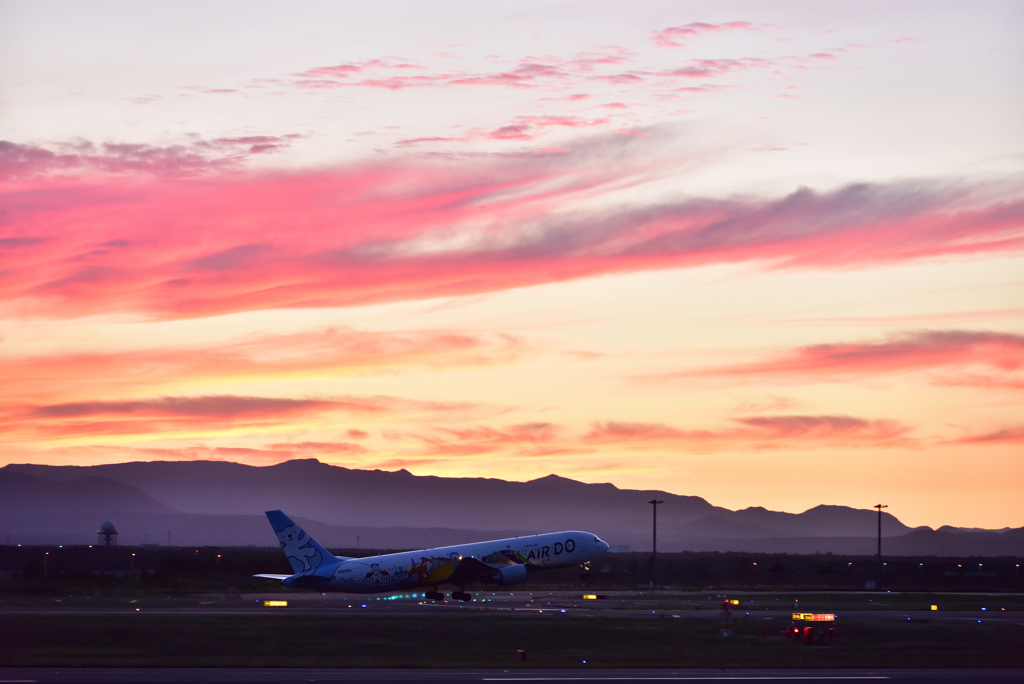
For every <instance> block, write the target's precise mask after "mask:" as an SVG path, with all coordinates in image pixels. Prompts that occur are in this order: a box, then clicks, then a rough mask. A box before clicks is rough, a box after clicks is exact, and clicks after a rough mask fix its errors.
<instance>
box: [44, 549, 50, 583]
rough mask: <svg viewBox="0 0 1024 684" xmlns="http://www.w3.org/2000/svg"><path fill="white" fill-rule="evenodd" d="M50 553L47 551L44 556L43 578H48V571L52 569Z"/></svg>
mask: <svg viewBox="0 0 1024 684" xmlns="http://www.w3.org/2000/svg"><path fill="white" fill-rule="evenodd" d="M49 566H50V552H49V551H47V552H46V553H45V554H43V577H46V575H47V571H48V570H49V569H50V567H49Z"/></svg>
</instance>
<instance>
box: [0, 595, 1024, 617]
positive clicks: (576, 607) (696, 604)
mask: <svg viewBox="0 0 1024 684" xmlns="http://www.w3.org/2000/svg"><path fill="white" fill-rule="evenodd" d="M473 596H474V600H473V601H470V602H467V603H462V602H459V601H454V600H451V599H448V600H446V601H427V600H424V599H423V598H422V597H421V596H415V595H413V594H404V595H398V596H395V597H388V596H358V595H356V596H351V595H341V594H320V593H317V592H294V593H287V594H246V595H242V596H235V597H222V596H209V597H190V598H170V597H168V598H153V597H150V598H140V599H103V598H90V597H85V596H68V597H66V598H61V599H53V598H45V599H44V598H3V599H0V614H3V615H19V614H20V615H118V614H124V615H127V614H136V613H146V614H149V615H244V616H265V615H295V614H301V615H321V616H322V615H330V616H334V615H341V614H344V615H352V616H403V617H425V616H441V617H444V616H484V615H488V616H495V615H507V616H509V617H510V618H511V617H517V618H535V619H539V618H547V619H562V618H565V617H567V616H568V617H599V616H600V617H620V618H625V617H634V618H642V617H656V618H674V619H685V620H694V619H715V620H717V619H718V618H719V614H720V613H719V610H720V608H721V600H722V599H721V597H719V596H717V595H714V594H712V595H701V597H700V598H693V597H691V598H680V596H679V595H678V594H674V595H673V594H670V593H668V592H651V593H646V594H638V593H637V592H608V593H607V594H600V596H601V597H602V598H601V599H584V598H582V597H583V594H582V593H580V592H569V591H553V592H547V591H537V592H531V591H503V592H502V591H493V592H492V591H480V592H473ZM740 596H742V595H740ZM267 600H273V601H285V602H287V605H286V606H268V605H265V601H267ZM738 600H740V605H738V606H731V607H730V609H731V612H732V615H733V617H734V618H735V619H736V620H758V619H762V618H783V619H785V618H789V617H790V616H791V615H792V613H793V612H799V611H804V610H805V608H797V607H796V606H794V605H793V604H792V603H791V602H790V601H786V602H785V603H784V604H783V602H782V601H780V600H776V599H766V598H764V597H763V596H759V597H758V598H756V599H750V598H741V599H738ZM806 603H807V601H806V600H805V604H806ZM893 603H896V601H893ZM1017 603H1018V604H1019V601H1017ZM825 605H828V604H827V603H826V604H825ZM907 605H911V604H903V607H904V608H905V607H906V606H907ZM1013 605H1014V604H1011V610H1006V609H1005V608H1001V607H1000V606H999V605H998V604H997V603H993V604H992V605H991V606H988V605H986V606H980V605H979V606H977V607H974V608H972V609H959V610H938V611H932V610H925V609H922V610H906V609H900V608H899V607H888V606H887V604H884V603H877V602H876V603H867V599H863V600H862V601H860V602H859V603H849V602H845V603H838V604H836V607H834V608H826V609H820V610H808V612H826V611H827V612H830V613H834V614H835V615H836V620H837V621H838V622H848V621H862V620H866V621H886V622H895V621H901V622H902V621H909V622H913V621H928V622H975V623H977V622H986V623H993V622H996V623H1010V624H1024V611H1020V610H1014V609H1013ZM921 608H924V606H922V607H921ZM982 608H984V610H983V609H982Z"/></svg>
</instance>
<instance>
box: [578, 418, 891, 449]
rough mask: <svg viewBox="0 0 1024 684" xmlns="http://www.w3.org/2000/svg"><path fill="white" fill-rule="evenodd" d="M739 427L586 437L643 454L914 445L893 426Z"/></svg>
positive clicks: (597, 430)
mask: <svg viewBox="0 0 1024 684" xmlns="http://www.w3.org/2000/svg"><path fill="white" fill-rule="evenodd" d="M733 422H734V423H737V424H738V425H739V426H738V427H733V428H725V429H722V430H680V429H677V428H674V427H671V426H668V425H662V424H657V423H620V422H605V423H596V424H595V425H594V426H593V428H592V429H591V431H590V432H589V433H587V435H585V437H584V441H585V442H587V443H591V444H603V445H612V444H617V445H622V446H631V447H633V448H636V449H640V450H650V449H666V448H698V449H701V448H715V447H716V446H732V447H735V446H737V445H741V444H746V445H748V446H749V447H751V448H757V449H764V448H779V447H791V446H796V445H808V446H810V445H814V444H828V445H829V446H850V447H854V446H857V447H860V446H891V445H896V444H902V445H906V444H908V443H910V442H911V440H910V438H909V437H908V436H907V433H908V432H909V431H910V429H909V428H908V427H906V426H904V425H901V424H900V423H898V422H896V421H891V420H864V419H862V418H854V417H851V416H841V415H839V416H829V415H825V416H757V417H749V418H737V419H734V420H733Z"/></svg>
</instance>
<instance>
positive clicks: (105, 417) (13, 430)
mask: <svg viewBox="0 0 1024 684" xmlns="http://www.w3.org/2000/svg"><path fill="white" fill-rule="evenodd" d="M473 410H474V407H473V406H471V405H468V404H464V403H451V402H449V403H445V402H429V401H418V400H409V399H402V398H400V397H388V396H352V397H330V398H323V399H285V398H275V397H246V396H235V395H222V396H184V397H180V396H179V397H155V398H149V399H132V400H113V401H111V400H104V401H88V402H74V403H63V404H53V405H43V406H19V405H11V404H8V405H6V406H0V433H2V434H3V439H2V441H3V442H6V443H17V442H24V441H26V440H28V441H31V440H38V439H53V438H68V437H76V438H81V437H87V436H100V435H104V436H123V435H160V436H161V438H164V439H166V438H172V437H174V436H175V435H176V434H186V435H187V434H191V433H193V432H195V431H197V430H198V431H210V430H214V431H223V430H228V429H230V430H239V429H250V428H256V427H266V426H274V425H289V424H293V423H294V422H295V421H296V420H301V419H309V418H315V417H318V416H328V415H331V414H346V415H387V416H391V417H400V416H404V419H405V420H410V419H412V418H413V417H415V416H417V415H432V416H435V417H436V416H447V417H449V419H450V418H452V417H455V418H458V417H459V416H461V415H465V414H467V413H469V414H471V413H472V412H473ZM360 433H361V431H358V430H357V431H356V434H357V435H358V434H360ZM324 444H327V443H319V442H303V443H300V444H299V445H297V446H296V445H291V446H289V447H288V449H289V451H290V452H292V453H298V452H303V451H305V452H312V451H317V450H318V449H319V450H323V449H325V448H329V449H331V450H333V451H342V450H344V451H348V452H351V453H356V452H362V451H363V448H362V447H359V446H357V445H350V446H349V447H345V448H344V449H342V448H340V447H338V446H337V445H336V444H327V446H324ZM278 447H280V445H277V446H275V448H277V450H278V451H280V450H281V448H283V447H280V448H278Z"/></svg>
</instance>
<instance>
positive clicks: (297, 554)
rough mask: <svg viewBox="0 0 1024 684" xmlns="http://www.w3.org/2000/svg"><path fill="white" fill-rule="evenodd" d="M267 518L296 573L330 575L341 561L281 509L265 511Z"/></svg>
mask: <svg viewBox="0 0 1024 684" xmlns="http://www.w3.org/2000/svg"><path fill="white" fill-rule="evenodd" d="M266 513H267V520H269V521H270V526H271V527H273V528H274V533H275V534H276V535H277V541H278V542H279V543H280V544H281V549H282V550H283V551H284V553H285V555H286V556H288V562H289V563H290V564H291V566H292V572H294V573H295V574H296V575H318V576H325V577H330V576H331V575H332V574H333V572H334V567H335V566H336V565H338V564H339V563H341V561H340V560H339V559H337V558H335V557H334V556H333V555H332V554H331V553H330V552H329V551H328V550H327V549H325V548H324V547H322V546H320V544H318V543H317V541H316V540H315V539H313V538H312V537H310V536H309V534H307V533H306V531H305V530H304V529H302V528H301V527H299V526H298V525H296V524H295V523H294V522H292V519H291V518H289V517H288V516H287V515H285V514H284V513H283V512H281V511H267V512H266Z"/></svg>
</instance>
